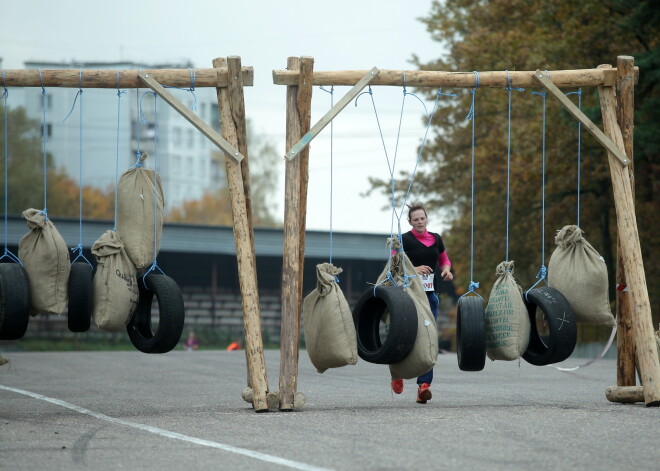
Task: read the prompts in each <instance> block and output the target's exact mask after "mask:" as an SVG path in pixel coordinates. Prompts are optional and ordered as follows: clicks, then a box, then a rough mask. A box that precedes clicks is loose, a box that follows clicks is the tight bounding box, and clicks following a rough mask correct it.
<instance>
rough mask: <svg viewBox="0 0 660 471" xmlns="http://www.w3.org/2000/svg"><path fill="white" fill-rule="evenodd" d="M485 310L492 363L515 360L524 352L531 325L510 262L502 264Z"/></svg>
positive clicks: (487, 338)
mask: <svg viewBox="0 0 660 471" xmlns="http://www.w3.org/2000/svg"><path fill="white" fill-rule="evenodd" d="M495 273H496V275H497V279H496V280H495V284H494V285H493V288H492V289H491V291H490V298H489V299H488V305H487V306H486V313H485V314H486V354H487V355H488V358H490V359H491V360H509V361H510V360H517V359H518V358H520V357H521V356H522V354H523V353H525V350H527V345H528V343H529V334H530V329H531V324H530V321H529V314H528V313H527V307H526V306H525V301H524V300H523V297H522V290H521V288H520V286H519V285H518V283H517V282H516V280H515V278H514V277H513V261H511V262H502V263H500V264H499V265H498V266H497V269H496V271H495Z"/></svg>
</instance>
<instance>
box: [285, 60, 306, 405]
mask: <svg viewBox="0 0 660 471" xmlns="http://www.w3.org/2000/svg"><path fill="white" fill-rule="evenodd" d="M287 69H288V70H296V71H298V73H299V74H298V76H299V77H301V78H302V79H301V82H299V83H297V84H296V85H290V86H288V87H287V92H286V150H287V151H288V150H289V149H290V148H291V147H292V146H293V145H294V144H295V143H296V142H298V140H300V137H301V136H302V135H303V134H304V133H305V132H306V130H304V129H303V127H304V126H307V128H309V123H310V106H311V98H312V95H311V88H312V83H311V80H310V79H309V78H310V76H311V74H312V70H313V59H311V58H307V57H305V58H303V59H302V60H301V59H299V58H297V57H289V59H288V60H287ZM305 122H306V123H307V124H306V125H305V124H304V123H305ZM307 158H308V150H305V152H303V153H301V155H299V156H298V158H296V159H286V167H285V182H284V250H283V252H284V255H283V259H282V316H281V327H280V410H282V411H291V410H293V407H294V396H295V393H296V388H297V381H298V355H299V351H300V314H301V308H302V305H301V304H302V275H303V267H304V252H305V245H304V240H305V238H304V235H305V211H306V209H307V171H308V163H307ZM303 194H304V196H303Z"/></svg>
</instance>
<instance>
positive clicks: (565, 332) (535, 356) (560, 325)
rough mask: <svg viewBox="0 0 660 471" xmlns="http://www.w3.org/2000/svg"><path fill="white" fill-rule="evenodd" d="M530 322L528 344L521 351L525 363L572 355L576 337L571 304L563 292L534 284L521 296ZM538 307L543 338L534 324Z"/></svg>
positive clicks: (547, 362)
mask: <svg viewBox="0 0 660 471" xmlns="http://www.w3.org/2000/svg"><path fill="white" fill-rule="evenodd" d="M523 299H524V300H525V305H526V306H527V312H528V313H529V320H530V323H531V325H532V328H531V331H530V335H529V345H528V346H527V350H526V351H525V353H523V358H524V359H525V361H527V362H528V363H531V364H532V365H536V366H545V365H550V364H552V363H559V362H561V361H564V360H566V359H567V358H568V357H570V356H571V353H573V350H574V349H575V342H576V341H577V324H576V321H575V315H574V314H573V310H572V309H571V306H570V304H569V303H568V301H567V300H566V298H565V297H564V295H563V294H561V293H560V292H559V291H557V290H556V289H554V288H549V287H547V286H544V287H541V288H534V289H531V290H530V291H528V292H527V294H526V296H523ZM537 308H538V309H540V310H541V312H542V313H543V317H544V319H545V322H546V324H547V326H548V331H549V335H548V336H547V338H544V339H542V338H541V336H540V335H539V331H538V326H537V325H536V311H537Z"/></svg>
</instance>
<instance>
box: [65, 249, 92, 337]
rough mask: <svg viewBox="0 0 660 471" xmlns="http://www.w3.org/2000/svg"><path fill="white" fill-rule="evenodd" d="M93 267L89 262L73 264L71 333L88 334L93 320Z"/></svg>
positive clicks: (70, 295) (70, 291)
mask: <svg viewBox="0 0 660 471" xmlns="http://www.w3.org/2000/svg"><path fill="white" fill-rule="evenodd" d="M92 271H93V269H92V267H91V265H90V264H89V263H87V262H84V261H83V262H75V263H72V264H71V273H70V274H69V309H68V313H67V322H68V325H69V330H70V331H71V332H87V331H88V330H89V326H90V323H91V320H92Z"/></svg>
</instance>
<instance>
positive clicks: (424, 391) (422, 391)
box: [417, 383, 433, 404]
mask: <svg viewBox="0 0 660 471" xmlns="http://www.w3.org/2000/svg"><path fill="white" fill-rule="evenodd" d="M431 397H433V395H432V394H431V385H430V384H428V383H422V384H420V386H419V389H417V403H418V404H426V401H429V400H430V399H431Z"/></svg>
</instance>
